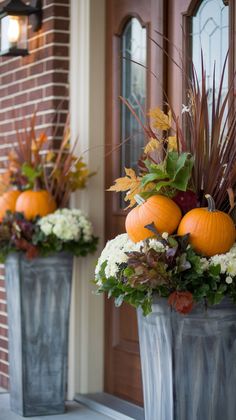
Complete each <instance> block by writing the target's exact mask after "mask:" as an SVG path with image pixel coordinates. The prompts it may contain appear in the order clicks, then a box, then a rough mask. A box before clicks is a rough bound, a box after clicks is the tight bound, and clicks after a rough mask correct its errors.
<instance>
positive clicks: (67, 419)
mask: <svg viewBox="0 0 236 420" xmlns="http://www.w3.org/2000/svg"><path fill="white" fill-rule="evenodd" d="M1 391H2V390H0V420H22V419H23V418H26V419H27V420H111V419H112V417H108V416H106V415H104V414H99V413H97V412H95V411H92V410H90V409H89V408H87V407H85V406H84V405H82V404H78V403H76V402H73V401H69V402H68V403H67V412H66V413H65V414H60V415H55V416H38V417H21V416H19V415H17V414H15V413H13V412H12V411H11V410H10V405H9V394H8V393H6V392H5V393H1Z"/></svg>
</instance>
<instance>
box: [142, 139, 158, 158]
mask: <svg viewBox="0 0 236 420" xmlns="http://www.w3.org/2000/svg"><path fill="white" fill-rule="evenodd" d="M160 149H162V141H159V140H157V139H155V138H153V137H151V139H150V141H149V142H148V144H147V145H146V146H145V148H144V153H145V154H148V153H150V152H153V151H154V150H160Z"/></svg>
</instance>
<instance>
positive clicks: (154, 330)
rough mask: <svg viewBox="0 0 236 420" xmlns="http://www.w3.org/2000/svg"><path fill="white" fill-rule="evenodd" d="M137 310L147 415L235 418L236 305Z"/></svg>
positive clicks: (163, 305) (162, 305)
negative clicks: (184, 312)
mask: <svg viewBox="0 0 236 420" xmlns="http://www.w3.org/2000/svg"><path fill="white" fill-rule="evenodd" d="M156 302H158V303H155V304H154V305H153V312H152V314H151V315H149V316H147V317H146V318H145V317H143V316H142V313H141V311H138V323H139V337H140V350H141V364H142V377H143V390H144V406H145V420H203V419H205V420H222V419H224V420H235V416H236V398H235V390H236V305H235V304H234V303H233V302H232V301H230V300H229V299H227V298H225V299H224V300H223V301H222V303H220V304H219V305H215V306H213V307H210V308H208V309H207V310H206V309H205V308H204V306H203V305H198V306H197V307H196V308H195V309H194V310H193V311H192V312H191V313H190V314H188V315H180V314H177V313H176V312H174V311H172V310H171V308H170V307H169V305H168V304H167V301H166V300H165V299H159V300H158V301H156Z"/></svg>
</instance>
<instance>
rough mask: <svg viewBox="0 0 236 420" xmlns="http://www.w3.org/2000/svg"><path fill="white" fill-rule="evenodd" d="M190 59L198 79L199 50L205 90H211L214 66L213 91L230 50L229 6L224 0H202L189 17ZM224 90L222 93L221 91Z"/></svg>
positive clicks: (199, 71)
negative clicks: (202, 62)
mask: <svg viewBox="0 0 236 420" xmlns="http://www.w3.org/2000/svg"><path fill="white" fill-rule="evenodd" d="M190 35H191V44H192V45H191V50H192V60H193V63H194V66H195V69H196V72H197V75H198V77H199V79H200V78H201V77H200V76H201V50H202V52H203V58H204V66H205V70H206V80H207V88H208V89H209V90H210V89H211V87H212V75H213V69H214V65H215V71H216V88H217V84H219V83H220V74H221V72H222V68H223V64H224V61H225V57H226V53H227V51H228V49H229V7H228V6H227V2H226V1H223V0H202V1H200V2H199V4H198V7H197V8H196V9H195V13H194V15H193V16H192V18H191V34H190ZM227 87H228V67H227V68H226V71H225V77H224V89H225V90H227ZM224 89H223V90H224Z"/></svg>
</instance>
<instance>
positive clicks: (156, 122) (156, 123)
mask: <svg viewBox="0 0 236 420" xmlns="http://www.w3.org/2000/svg"><path fill="white" fill-rule="evenodd" d="M148 115H149V116H150V117H151V118H152V120H153V121H152V126H153V128H157V129H160V130H164V131H167V130H169V129H170V128H171V112H170V111H169V112H168V115H166V114H165V113H164V112H163V111H162V110H161V108H159V107H157V108H154V109H151V110H150V112H149V114H148Z"/></svg>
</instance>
